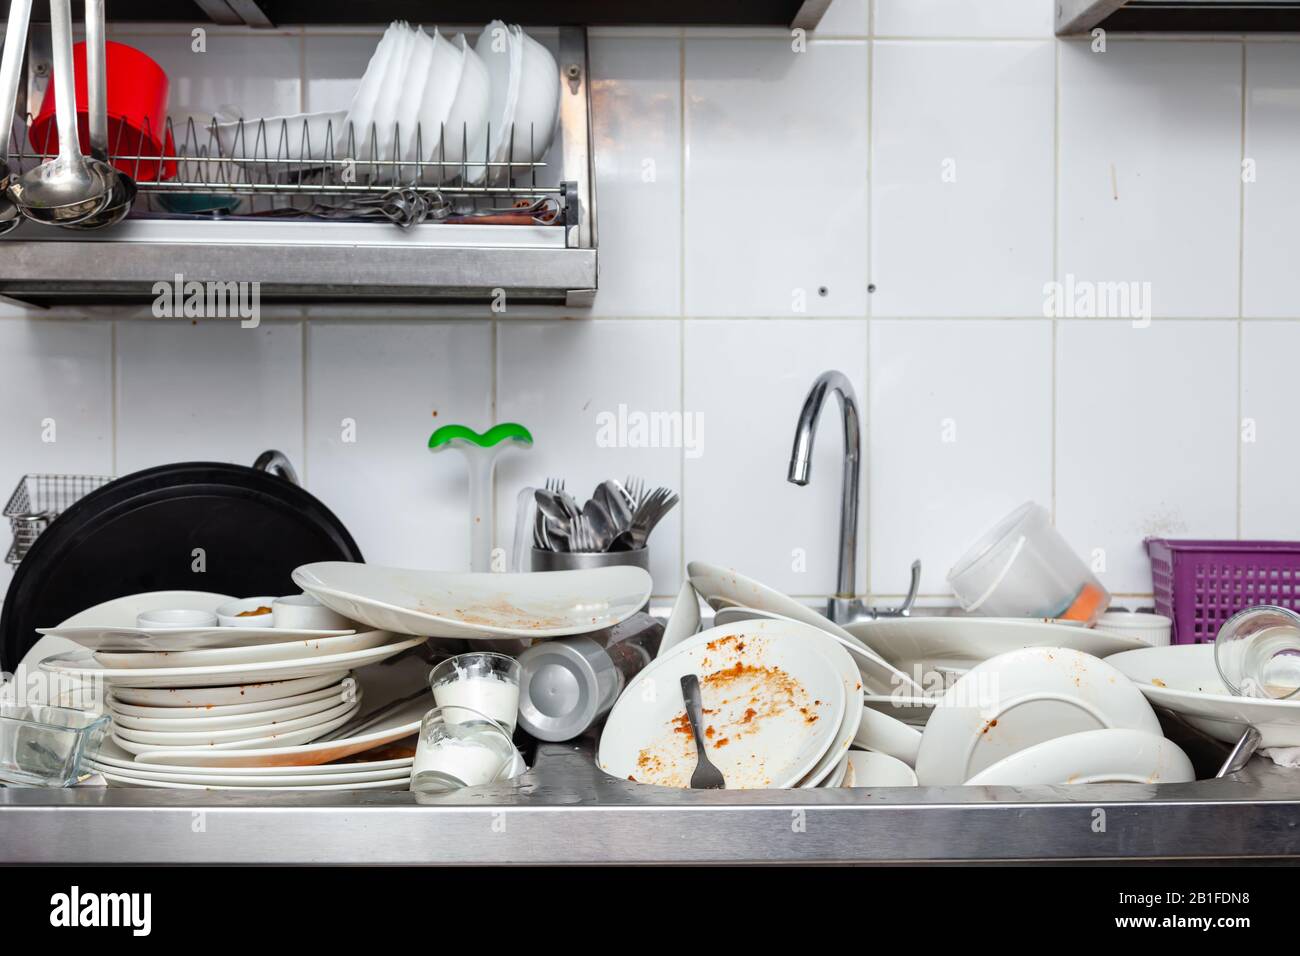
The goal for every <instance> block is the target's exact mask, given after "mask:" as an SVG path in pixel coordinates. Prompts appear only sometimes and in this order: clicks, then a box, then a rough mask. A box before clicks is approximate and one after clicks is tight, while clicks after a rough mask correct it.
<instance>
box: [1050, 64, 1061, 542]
mask: <svg viewBox="0 0 1300 956" xmlns="http://www.w3.org/2000/svg"><path fill="white" fill-rule="evenodd" d="M1052 50H1053V55H1052V92H1053V103H1052V280H1053V281H1054V282H1060V281H1061V44H1059V43H1055V44H1053V45H1052ZM1057 321H1058V320H1057V317H1056V311H1055V310H1053V313H1052V338H1051V347H1052V365H1051V376H1050V380H1051V387H1052V396H1051V401H1050V408H1051V416H1052V428H1051V439H1050V441H1049V442H1048V447H1049V452H1048V453H1049V454H1050V455H1051V466H1050V468H1049V470H1048V474H1049V475H1050V488H1051V492H1050V493H1051V498H1052V500H1051V502H1050V505H1051V514H1052V525H1053V526H1054V527H1055V526H1056V521H1057V507H1056V425H1057V407H1056V393H1057V387H1058V384H1059V383H1058V379H1057V372H1058V368H1057V364H1058V359H1057V356H1058V354H1059V343H1058V334H1059V328H1058V324H1057Z"/></svg>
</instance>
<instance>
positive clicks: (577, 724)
mask: <svg viewBox="0 0 1300 956" xmlns="http://www.w3.org/2000/svg"><path fill="white" fill-rule="evenodd" d="M519 665H520V668H521V670H522V673H521V674H520V677H519V725H520V726H521V727H523V728H524V730H526V731H528V732H529V733H530V734H532V735H533V736H534V737H536V738H537V739H538V740H547V741H559V740H572V739H573V738H574V737H577V736H578V735H579V734H581V733H582V732H583V731H584V730H586V729H587V728H588V727H590V726H591V723H592V721H594V720H595V719H596V717H597V716H598V713H597V708H598V707H599V705H600V697H601V694H600V680H599V678H598V676H597V674H596V669H595V668H594V667H593V666H592V664H591V661H590V660H588V659H587V657H586V656H585V655H583V654H582V652H581V651H579V650H578V649H577V648H576V647H574V646H573V645H571V644H569V643H565V642H559V641H554V642H549V643H543V644H537V645H535V646H533V647H530V648H529V649H528V650H527V651H525V652H524V653H523V654H521V655H519Z"/></svg>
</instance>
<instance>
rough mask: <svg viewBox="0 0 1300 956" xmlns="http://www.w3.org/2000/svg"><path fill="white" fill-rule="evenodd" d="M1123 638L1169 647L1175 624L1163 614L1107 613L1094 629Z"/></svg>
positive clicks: (1140, 612)
mask: <svg viewBox="0 0 1300 956" xmlns="http://www.w3.org/2000/svg"><path fill="white" fill-rule="evenodd" d="M1094 629H1095V630H1098V631H1105V632H1107V633H1110V634H1119V635H1121V636H1122V637H1132V638H1136V639H1137V640H1139V641H1145V642H1146V643H1148V644H1150V645H1151V646H1152V647H1168V646H1169V640H1170V637H1171V635H1172V634H1173V631H1174V622H1173V621H1172V620H1170V619H1169V618H1167V617H1165V616H1164V615H1163V614H1149V613H1146V612H1144V611H1107V612H1106V613H1105V614H1103V615H1102V616H1101V617H1100V618H1099V619H1098V621H1097V626H1096V628H1094Z"/></svg>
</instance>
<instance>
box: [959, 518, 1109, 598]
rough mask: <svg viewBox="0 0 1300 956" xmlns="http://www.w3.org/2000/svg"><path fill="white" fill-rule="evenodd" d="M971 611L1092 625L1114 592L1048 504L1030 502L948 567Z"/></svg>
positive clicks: (1003, 520) (1005, 519) (960, 595)
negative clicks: (1086, 560) (1056, 523)
mask: <svg viewBox="0 0 1300 956" xmlns="http://www.w3.org/2000/svg"><path fill="white" fill-rule="evenodd" d="M948 584H949V585H951V587H952V589H953V593H955V594H956V595H957V600H958V601H959V602H960V603H961V606H962V609H963V610H965V611H967V612H974V613H979V614H985V615H988V616H990V617H1038V618H1060V619H1064V620H1067V621H1082V622H1084V623H1087V624H1091V623H1093V622H1094V621H1096V620H1097V618H1098V617H1100V616H1101V614H1102V613H1103V612H1104V611H1105V610H1106V608H1107V607H1108V606H1109V605H1110V594H1109V593H1108V592H1107V591H1106V589H1105V588H1104V587H1102V586H1101V582H1100V581H1098V580H1097V578H1096V577H1095V576H1094V575H1093V573H1092V572H1091V571H1089V570H1088V567H1087V565H1085V564H1084V563H1083V561H1082V560H1080V558H1079V556H1078V555H1077V554H1075V552H1074V551H1073V549H1071V547H1070V546H1069V544H1067V543H1066V541H1065V539H1064V538H1063V537H1061V534H1060V532H1058V531H1057V530H1056V529H1055V528H1054V527H1052V520H1051V516H1050V515H1049V514H1048V513H1047V509H1046V508H1044V507H1043V506H1042V505H1038V504H1035V503H1034V502H1032V501H1030V502H1026V503H1025V504H1023V505H1021V506H1020V507H1019V508H1017V509H1016V510H1015V511H1013V512H1011V514H1009V515H1007V517H1006V518H1004V519H1002V521H1001V522H999V523H998V524H997V525H996V526H995V527H994V528H993V530H992V531H990V532H988V533H987V534H985V535H984V536H983V537H982V538H980V539H979V541H977V542H976V543H975V545H974V547H972V548H971V549H970V550H969V551H967V552H966V554H965V555H963V556H962V558H961V560H960V561H958V562H957V564H956V565H955V566H954V567H953V569H952V570H951V571H949V572H948Z"/></svg>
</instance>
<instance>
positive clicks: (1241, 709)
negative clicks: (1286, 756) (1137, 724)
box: [1107, 644, 1300, 747]
mask: <svg viewBox="0 0 1300 956" xmlns="http://www.w3.org/2000/svg"><path fill="white" fill-rule="evenodd" d="M1107 663H1108V664H1113V665H1114V666H1115V667H1117V668H1118V669H1119V670H1121V671H1123V672H1124V673H1125V674H1127V675H1128V676H1129V678H1130V679H1132V680H1133V681H1135V682H1136V683H1137V685H1138V688H1139V689H1140V690H1141V691H1142V693H1143V694H1145V695H1146V698H1147V700H1149V701H1151V703H1153V704H1157V705H1159V706H1160V707H1164V708H1166V709H1167V710H1172V711H1173V712H1174V713H1176V714H1179V715H1180V716H1182V717H1186V718H1187V720H1188V721H1189V722H1190V723H1191V724H1192V725H1193V726H1195V727H1197V728H1198V729H1200V730H1203V731H1205V732H1206V733H1207V734H1209V735H1210V736H1211V737H1214V738H1215V739H1216V740H1222V741H1224V742H1225V743H1232V744H1235V743H1236V742H1237V740H1238V739H1240V737H1241V734H1242V732H1243V731H1244V730H1245V729H1246V725H1248V724H1249V725H1251V726H1253V727H1255V728H1256V729H1258V730H1259V733H1260V738H1261V740H1260V746H1261V747H1300V700H1294V699H1292V700H1273V699H1265V698H1260V697H1237V696H1235V695H1233V694H1232V693H1230V692H1229V691H1228V688H1227V686H1226V685H1225V684H1224V683H1223V678H1222V677H1220V676H1219V671H1218V668H1216V667H1215V666H1214V645H1213V644H1177V645H1173V646H1170V647H1146V648H1143V649H1142V650H1140V651H1128V652H1127V653H1124V654H1116V655H1115V656H1114V657H1112V658H1109V659H1108V660H1107Z"/></svg>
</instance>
